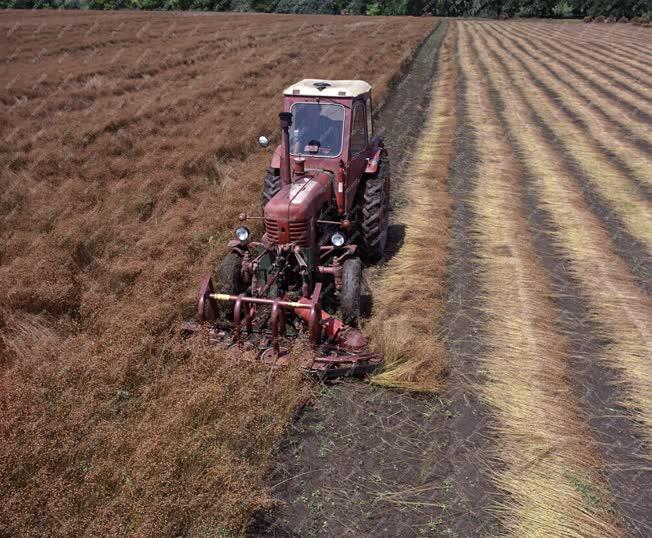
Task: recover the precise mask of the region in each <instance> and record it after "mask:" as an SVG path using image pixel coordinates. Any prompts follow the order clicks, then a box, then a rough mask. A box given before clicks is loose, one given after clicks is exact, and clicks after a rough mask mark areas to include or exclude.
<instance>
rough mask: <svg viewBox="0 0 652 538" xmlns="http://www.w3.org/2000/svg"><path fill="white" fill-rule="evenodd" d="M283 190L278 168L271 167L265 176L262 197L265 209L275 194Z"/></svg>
mask: <svg viewBox="0 0 652 538" xmlns="http://www.w3.org/2000/svg"><path fill="white" fill-rule="evenodd" d="M280 190H281V176H280V175H279V173H278V170H275V169H273V168H269V169H268V170H267V174H265V177H264V178H263V194H262V199H261V204H262V206H263V209H264V208H265V206H266V205H267V202H269V201H270V200H271V199H272V198H273V197H274V195H275V194H276V193H277V192H278V191H280Z"/></svg>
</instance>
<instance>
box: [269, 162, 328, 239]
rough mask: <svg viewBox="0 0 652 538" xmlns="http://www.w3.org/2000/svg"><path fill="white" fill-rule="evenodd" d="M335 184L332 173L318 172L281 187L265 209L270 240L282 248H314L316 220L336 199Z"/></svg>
mask: <svg viewBox="0 0 652 538" xmlns="http://www.w3.org/2000/svg"><path fill="white" fill-rule="evenodd" d="M333 181H334V175H333V174H332V173H330V172H321V171H318V172H315V173H314V175H309V174H306V175H304V176H302V177H299V178H297V179H295V180H294V181H293V182H292V183H290V184H288V185H285V186H283V187H281V190H280V191H279V192H278V193H276V195H275V196H274V197H273V198H272V199H271V200H270V201H269V202H268V203H267V205H266V206H265V214H264V217H265V230H266V235H267V239H268V240H269V241H270V242H272V243H276V244H280V245H285V244H288V243H295V244H297V245H299V246H301V247H310V246H313V245H314V243H315V237H314V234H315V231H316V220H317V218H318V217H319V213H320V211H321V209H322V208H323V207H324V206H329V205H330V204H331V201H332V199H333V186H332V185H333Z"/></svg>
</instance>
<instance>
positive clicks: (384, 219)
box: [361, 158, 390, 262]
mask: <svg viewBox="0 0 652 538" xmlns="http://www.w3.org/2000/svg"><path fill="white" fill-rule="evenodd" d="M389 208H390V206H389V160H388V159H386V158H385V159H383V160H382V161H380V165H379V166H378V171H377V172H376V173H375V174H374V175H373V176H371V177H369V178H367V180H366V182H365V185H364V192H363V199H362V222H361V229H362V245H361V247H362V252H363V254H364V257H365V258H366V259H367V260H368V261H370V262H377V261H380V260H381V259H382V257H383V254H384V253H385V245H386V244H387V227H388V225H389Z"/></svg>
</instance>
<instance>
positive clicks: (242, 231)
mask: <svg viewBox="0 0 652 538" xmlns="http://www.w3.org/2000/svg"><path fill="white" fill-rule="evenodd" d="M235 236H236V237H237V238H238V239H239V240H240V241H246V240H247V239H249V229H248V228H247V227H246V226H238V227H237V228H236V230H235Z"/></svg>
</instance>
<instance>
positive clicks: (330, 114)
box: [290, 103, 344, 157]
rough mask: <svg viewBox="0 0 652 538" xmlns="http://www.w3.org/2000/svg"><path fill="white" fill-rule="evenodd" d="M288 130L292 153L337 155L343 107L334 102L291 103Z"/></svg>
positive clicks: (339, 144)
mask: <svg viewBox="0 0 652 538" xmlns="http://www.w3.org/2000/svg"><path fill="white" fill-rule="evenodd" d="M290 112H292V127H291V129H290V153H291V154H292V155H305V156H313V157H314V156H319V157H337V156H338V155H339V154H340V153H341V152H342V135H343V131H344V107H343V106H342V105H335V104H321V103H294V104H293V105H292V108H290Z"/></svg>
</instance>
